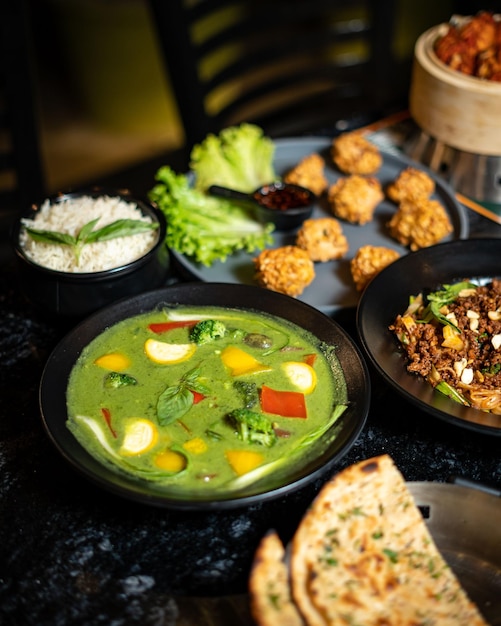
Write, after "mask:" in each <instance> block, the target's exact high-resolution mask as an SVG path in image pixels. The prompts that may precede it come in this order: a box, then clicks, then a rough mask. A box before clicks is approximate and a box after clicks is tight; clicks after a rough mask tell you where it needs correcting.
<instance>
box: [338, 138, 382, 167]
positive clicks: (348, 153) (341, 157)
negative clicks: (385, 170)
mask: <svg viewBox="0 0 501 626" xmlns="http://www.w3.org/2000/svg"><path fill="white" fill-rule="evenodd" d="M331 156H332V160H333V161H334V163H335V164H336V165H337V166H338V168H339V169H340V170H341V171H342V172H344V173H345V174H374V173H375V172H377V171H378V169H379V168H380V167H381V165H382V163H383V157H382V156H381V153H380V152H379V149H378V147H377V146H375V145H374V144H373V143H371V142H370V141H369V140H368V139H366V138H365V137H363V136H362V135H360V134H359V133H344V134H342V135H339V137H336V139H334V140H333V142H332V146H331Z"/></svg>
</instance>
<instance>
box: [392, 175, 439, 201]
mask: <svg viewBox="0 0 501 626" xmlns="http://www.w3.org/2000/svg"><path fill="white" fill-rule="evenodd" d="M434 191H435V181H434V180H433V178H431V177H430V176H428V174H427V173H426V172H423V170H419V169H417V168H415V167H407V168H405V169H404V170H402V171H401V172H400V174H399V175H398V176H397V178H396V179H395V180H394V181H393V182H392V183H390V184H389V185H388V186H387V187H386V193H387V194H388V197H389V198H390V199H391V200H393V202H396V203H397V204H398V203H399V202H402V201H404V200H410V201H414V200H418V199H419V198H429V197H430V196H431V194H432V193H433V192H434Z"/></svg>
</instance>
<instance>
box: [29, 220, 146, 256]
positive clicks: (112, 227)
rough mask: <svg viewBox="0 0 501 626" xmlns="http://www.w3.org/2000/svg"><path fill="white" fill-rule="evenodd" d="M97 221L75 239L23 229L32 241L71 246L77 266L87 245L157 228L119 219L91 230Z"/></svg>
mask: <svg viewBox="0 0 501 626" xmlns="http://www.w3.org/2000/svg"><path fill="white" fill-rule="evenodd" d="M99 219H100V218H99V217H98V218H96V219H94V220H91V221H90V222H87V224H85V225H84V226H82V228H81V229H80V231H79V232H78V234H77V236H76V237H74V236H73V235H70V234H68V233H60V232H58V231H56V230H38V229H36V228H31V227H29V226H25V229H26V232H27V233H28V235H29V236H30V237H31V238H32V239H33V240H34V241H38V242H40V243H51V244H59V245H63V246H71V247H72V248H73V253H74V254H75V258H76V260H77V264H78V262H79V260H80V255H81V253H82V248H83V247H84V246H85V245H86V244H88V243H96V242H97V241H108V240H110V239H117V238H118V237H127V236H130V235H137V234H138V233H144V232H146V231H148V230H155V229H157V228H158V223H157V222H144V221H142V220H131V219H121V220H116V221H115V222H111V223H110V224H106V226H103V227H102V228H98V229H97V230H93V229H94V226H95V225H96V224H97V223H98V221H99Z"/></svg>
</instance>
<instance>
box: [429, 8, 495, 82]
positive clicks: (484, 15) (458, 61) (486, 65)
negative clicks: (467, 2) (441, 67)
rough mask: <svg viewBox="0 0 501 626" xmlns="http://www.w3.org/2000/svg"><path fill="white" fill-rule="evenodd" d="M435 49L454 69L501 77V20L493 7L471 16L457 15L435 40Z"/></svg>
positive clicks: (444, 61)
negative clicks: (467, 17)
mask: <svg viewBox="0 0 501 626" xmlns="http://www.w3.org/2000/svg"><path fill="white" fill-rule="evenodd" d="M434 51H435V54H436V55H437V57H438V58H439V59H440V60H441V61H442V62H443V63H445V64H446V65H448V66H449V67H450V68H451V69H453V70H456V71H458V72H461V73H463V74H467V75H469V76H476V77H477V78H483V79H485V80H493V81H501V22H500V21H499V20H497V19H495V17H494V15H493V13H491V12H489V11H480V12H479V13H478V14H477V15H475V16H474V17H472V18H471V19H458V18H457V17H456V18H454V21H453V22H451V23H450V24H449V25H448V28H447V32H446V33H445V34H444V35H442V36H441V37H439V38H438V39H437V41H436V42H435V46H434Z"/></svg>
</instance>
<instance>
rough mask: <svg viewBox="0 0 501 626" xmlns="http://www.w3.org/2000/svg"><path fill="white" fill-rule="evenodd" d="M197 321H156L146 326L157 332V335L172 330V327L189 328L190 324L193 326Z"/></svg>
mask: <svg viewBox="0 0 501 626" xmlns="http://www.w3.org/2000/svg"><path fill="white" fill-rule="evenodd" d="M197 323H198V320H180V321H178V322H157V323H153V324H148V328H149V329H150V330H151V331H153V332H154V333H157V335H159V334H161V333H166V332H168V331H169V330H173V329H174V328H190V327H191V326H195V324H197Z"/></svg>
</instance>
